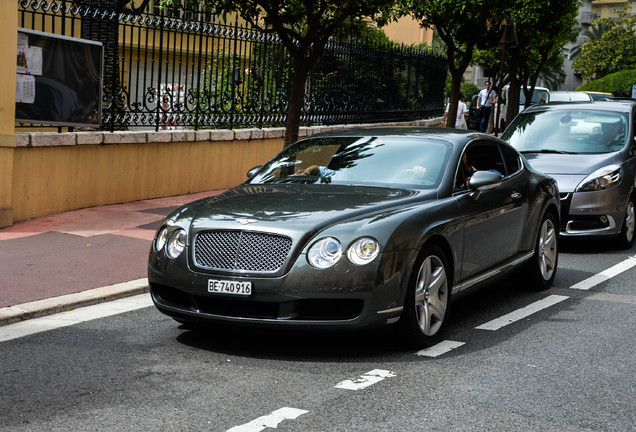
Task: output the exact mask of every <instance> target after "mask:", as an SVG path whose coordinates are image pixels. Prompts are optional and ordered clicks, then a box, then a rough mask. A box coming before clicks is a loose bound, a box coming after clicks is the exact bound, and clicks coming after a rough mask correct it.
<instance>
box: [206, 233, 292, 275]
mask: <svg viewBox="0 0 636 432" xmlns="http://www.w3.org/2000/svg"><path fill="white" fill-rule="evenodd" d="M290 248H291V239H290V238H289V237H285V236H280V235H273V234H263V233H255V232H248V231H205V232H201V233H199V234H197V236H196V237H195V239H194V265H196V266H197V267H199V268H203V269H207V270H231V271H255V272H275V271H277V270H278V269H280V268H281V267H282V265H283V263H284V262H285V259H286V258H287V255H288V253H289V250H290Z"/></svg>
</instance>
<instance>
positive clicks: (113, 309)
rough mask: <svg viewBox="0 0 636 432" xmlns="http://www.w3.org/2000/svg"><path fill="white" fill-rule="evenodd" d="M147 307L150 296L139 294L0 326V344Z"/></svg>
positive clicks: (150, 302) (150, 304) (149, 302)
mask: <svg viewBox="0 0 636 432" xmlns="http://www.w3.org/2000/svg"><path fill="white" fill-rule="evenodd" d="M149 306H152V299H151V298H150V294H140V295H136V296H132V297H125V298H121V299H118V300H113V301H108V302H104V303H99V304H96V305H92V306H86V307H81V308H78V309H73V310H70V311H66V312H61V313H58V314H54V315H48V316H45V317H42V318H33V319H29V320H25V321H20V322H17V323H14V324H8V325H6V326H0V342H4V341H8V340H11V339H16V338H20V337H23V336H28V335H32V334H35V333H40V332H43V331H47V330H53V329H56V328H61V327H66V326H70V325H73V324H78V323H81V322H85V321H91V320H94V319H98V318H103V317H107V316H111V315H117V314H120V313H124V312H130V311H133V310H136V309H141V308H145V307H149Z"/></svg>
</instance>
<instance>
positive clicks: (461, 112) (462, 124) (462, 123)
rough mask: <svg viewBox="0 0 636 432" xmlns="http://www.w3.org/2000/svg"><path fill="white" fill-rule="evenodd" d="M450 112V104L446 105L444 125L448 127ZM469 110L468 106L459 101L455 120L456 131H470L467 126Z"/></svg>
mask: <svg viewBox="0 0 636 432" xmlns="http://www.w3.org/2000/svg"><path fill="white" fill-rule="evenodd" d="M449 110H450V103H447V104H446V111H445V112H444V119H443V122H444V123H443V124H444V125H446V119H447V118H448V111H449ZM467 115H468V110H467V108H466V104H465V103H464V102H462V100H461V99H458V100H457V117H456V118H455V129H468V126H467V124H466V116H467Z"/></svg>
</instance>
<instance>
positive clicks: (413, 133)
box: [307, 126, 499, 144]
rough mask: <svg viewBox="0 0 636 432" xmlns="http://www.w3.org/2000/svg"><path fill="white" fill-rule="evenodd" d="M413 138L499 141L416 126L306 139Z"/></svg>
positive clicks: (357, 129)
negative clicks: (478, 138) (477, 138)
mask: <svg viewBox="0 0 636 432" xmlns="http://www.w3.org/2000/svg"><path fill="white" fill-rule="evenodd" d="M365 136H367V137H389V136H392V137H414V138H429V139H441V140H444V141H449V142H451V143H454V144H463V143H466V142H468V141H470V140H472V139H474V138H476V137H481V138H487V139H494V140H497V141H499V140H498V139H497V138H495V137H493V136H492V135H488V134H484V133H481V132H476V131H466V130H460V129H453V128H438V127H418V126H394V127H383V126H369V127H355V128H351V129H339V130H335V131H330V132H323V133H319V134H316V135H312V136H310V137H307V138H322V137H365Z"/></svg>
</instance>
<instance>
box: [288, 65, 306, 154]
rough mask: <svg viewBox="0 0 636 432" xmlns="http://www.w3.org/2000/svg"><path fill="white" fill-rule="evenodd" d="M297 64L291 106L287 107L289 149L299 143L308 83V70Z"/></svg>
mask: <svg viewBox="0 0 636 432" xmlns="http://www.w3.org/2000/svg"><path fill="white" fill-rule="evenodd" d="M298 63H299V62H296V67H295V68H294V78H293V81H292V86H291V91H290V93H289V106H288V107H287V125H286V130H285V145H284V147H285V148H287V147H289V146H290V145H292V144H293V143H295V142H296V141H298V129H299V127H300V116H301V114H302V110H303V103H304V98H305V84H306V83H307V73H308V70H307V68H306V67H305V66H304V65H299V64H298Z"/></svg>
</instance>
